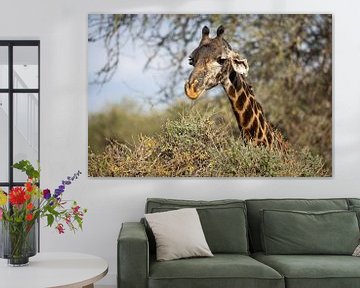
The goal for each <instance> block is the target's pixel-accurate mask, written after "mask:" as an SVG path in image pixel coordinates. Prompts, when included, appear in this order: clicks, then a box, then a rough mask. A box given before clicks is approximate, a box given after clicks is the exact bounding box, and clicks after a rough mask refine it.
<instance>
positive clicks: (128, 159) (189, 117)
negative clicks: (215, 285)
mask: <svg viewBox="0 0 360 288" xmlns="http://www.w3.org/2000/svg"><path fill="white" fill-rule="evenodd" d="M227 123H228V121H225V120H224V116H223V114H222V113H221V112H218V110H211V111H209V110H204V109H198V108H197V107H192V108H189V107H186V109H184V110H183V111H182V112H181V113H180V114H178V115H177V116H176V117H173V119H168V120H167V121H166V122H165V123H164V124H163V126H162V130H161V132H159V133H158V134H157V135H155V136H144V135H140V136H139V137H138V139H137V141H136V144H135V145H134V146H133V147H130V146H129V145H127V144H124V143H120V142H119V141H117V140H111V141H110V142H109V143H108V144H107V145H106V147H105V151H103V152H101V153H96V152H94V151H92V150H91V149H90V148H89V162H88V165H89V176H92V177H106V176H125V177H143V176H149V177H154V176H170V177H183V176H185V177H189V176H205V177H258V176H261V177H268V176H271V177H274V176H281V177H293V176H310V177H320V176H330V174H329V171H327V169H326V168H325V167H324V161H323V159H322V158H321V157H320V156H318V155H313V154H312V153H311V152H310V151H309V149H307V148H304V149H302V150H300V151H296V150H293V149H291V148H290V149H289V151H288V153H286V155H284V154H283V153H281V152H280V151H277V150H269V149H267V148H265V147H258V146H254V145H252V144H245V143H244V141H243V139H241V138H240V137H239V136H236V135H234V134H233V129H232V126H231V124H227Z"/></svg>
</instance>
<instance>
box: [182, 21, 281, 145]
mask: <svg viewBox="0 0 360 288" xmlns="http://www.w3.org/2000/svg"><path fill="white" fill-rule="evenodd" d="M224 31H225V30H224V27H223V26H220V27H219V28H218V29H217V32H216V37H215V38H210V37H209V34H210V30H209V28H208V27H207V26H204V28H203V29H202V37H201V41H200V44H199V46H198V47H197V48H196V49H195V50H194V51H193V52H192V53H191V55H190V57H189V64H190V65H192V66H194V68H193V71H192V72H191V74H190V76H189V78H188V80H187V81H186V83H185V87H184V88H185V94H186V96H188V97H189V98H190V99H192V100H195V99H197V98H199V97H200V95H202V94H203V92H204V91H206V90H210V89H211V88H213V87H215V86H217V85H219V84H221V85H222V86H223V88H224V90H225V92H226V93H227V96H228V98H229V100H230V103H231V107H232V109H233V111H234V115H235V117H236V121H237V124H238V127H239V129H240V132H241V133H242V134H243V135H244V136H245V140H246V141H247V142H252V143H254V144H255V145H264V146H265V147H268V148H270V149H272V148H274V147H277V148H278V149H280V150H286V148H287V144H286V143H285V142H284V141H283V138H282V135H281V134H279V133H278V132H277V131H275V130H274V129H273V127H272V125H271V124H270V122H269V121H267V119H266V118H265V116H264V111H263V109H262V107H261V105H260V103H259V102H258V101H257V100H256V99H255V95H254V92H253V89H252V86H251V85H250V84H249V83H247V82H246V80H245V77H246V76H247V73H248V71H249V65H248V63H247V60H246V59H245V58H242V57H240V55H239V54H238V53H236V52H235V51H233V50H232V48H231V46H230V45H229V43H228V42H227V41H226V40H225V39H224V38H223V34H224Z"/></svg>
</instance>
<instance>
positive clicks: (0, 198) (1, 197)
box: [0, 189, 7, 206]
mask: <svg viewBox="0 0 360 288" xmlns="http://www.w3.org/2000/svg"><path fill="white" fill-rule="evenodd" d="M6 203H7V196H6V195H5V193H4V192H3V191H2V190H1V189H0V206H4V205H6Z"/></svg>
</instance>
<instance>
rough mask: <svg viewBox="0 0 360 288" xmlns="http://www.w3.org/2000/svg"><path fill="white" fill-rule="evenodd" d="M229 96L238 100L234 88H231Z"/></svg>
mask: <svg viewBox="0 0 360 288" xmlns="http://www.w3.org/2000/svg"><path fill="white" fill-rule="evenodd" d="M228 94H229V96H230V97H231V98H236V94H235V89H234V87H233V86H230V88H229V92H228Z"/></svg>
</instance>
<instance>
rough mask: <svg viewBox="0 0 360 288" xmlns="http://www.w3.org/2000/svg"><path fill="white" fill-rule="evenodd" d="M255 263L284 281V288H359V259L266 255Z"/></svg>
mask: <svg viewBox="0 0 360 288" xmlns="http://www.w3.org/2000/svg"><path fill="white" fill-rule="evenodd" d="M251 256H252V257H253V258H254V259H256V260H258V261H260V262H262V263H264V264H266V265H268V266H270V267H272V268H274V269H275V270H276V271H278V272H279V273H280V274H281V275H284V277H285V283H286V287H287V288H304V287H306V288H318V287H326V288H339V287H341V288H357V287H360V258H359V257H353V256H343V255H265V254H264V253H260V252H259V253H254V254H252V255H251Z"/></svg>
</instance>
